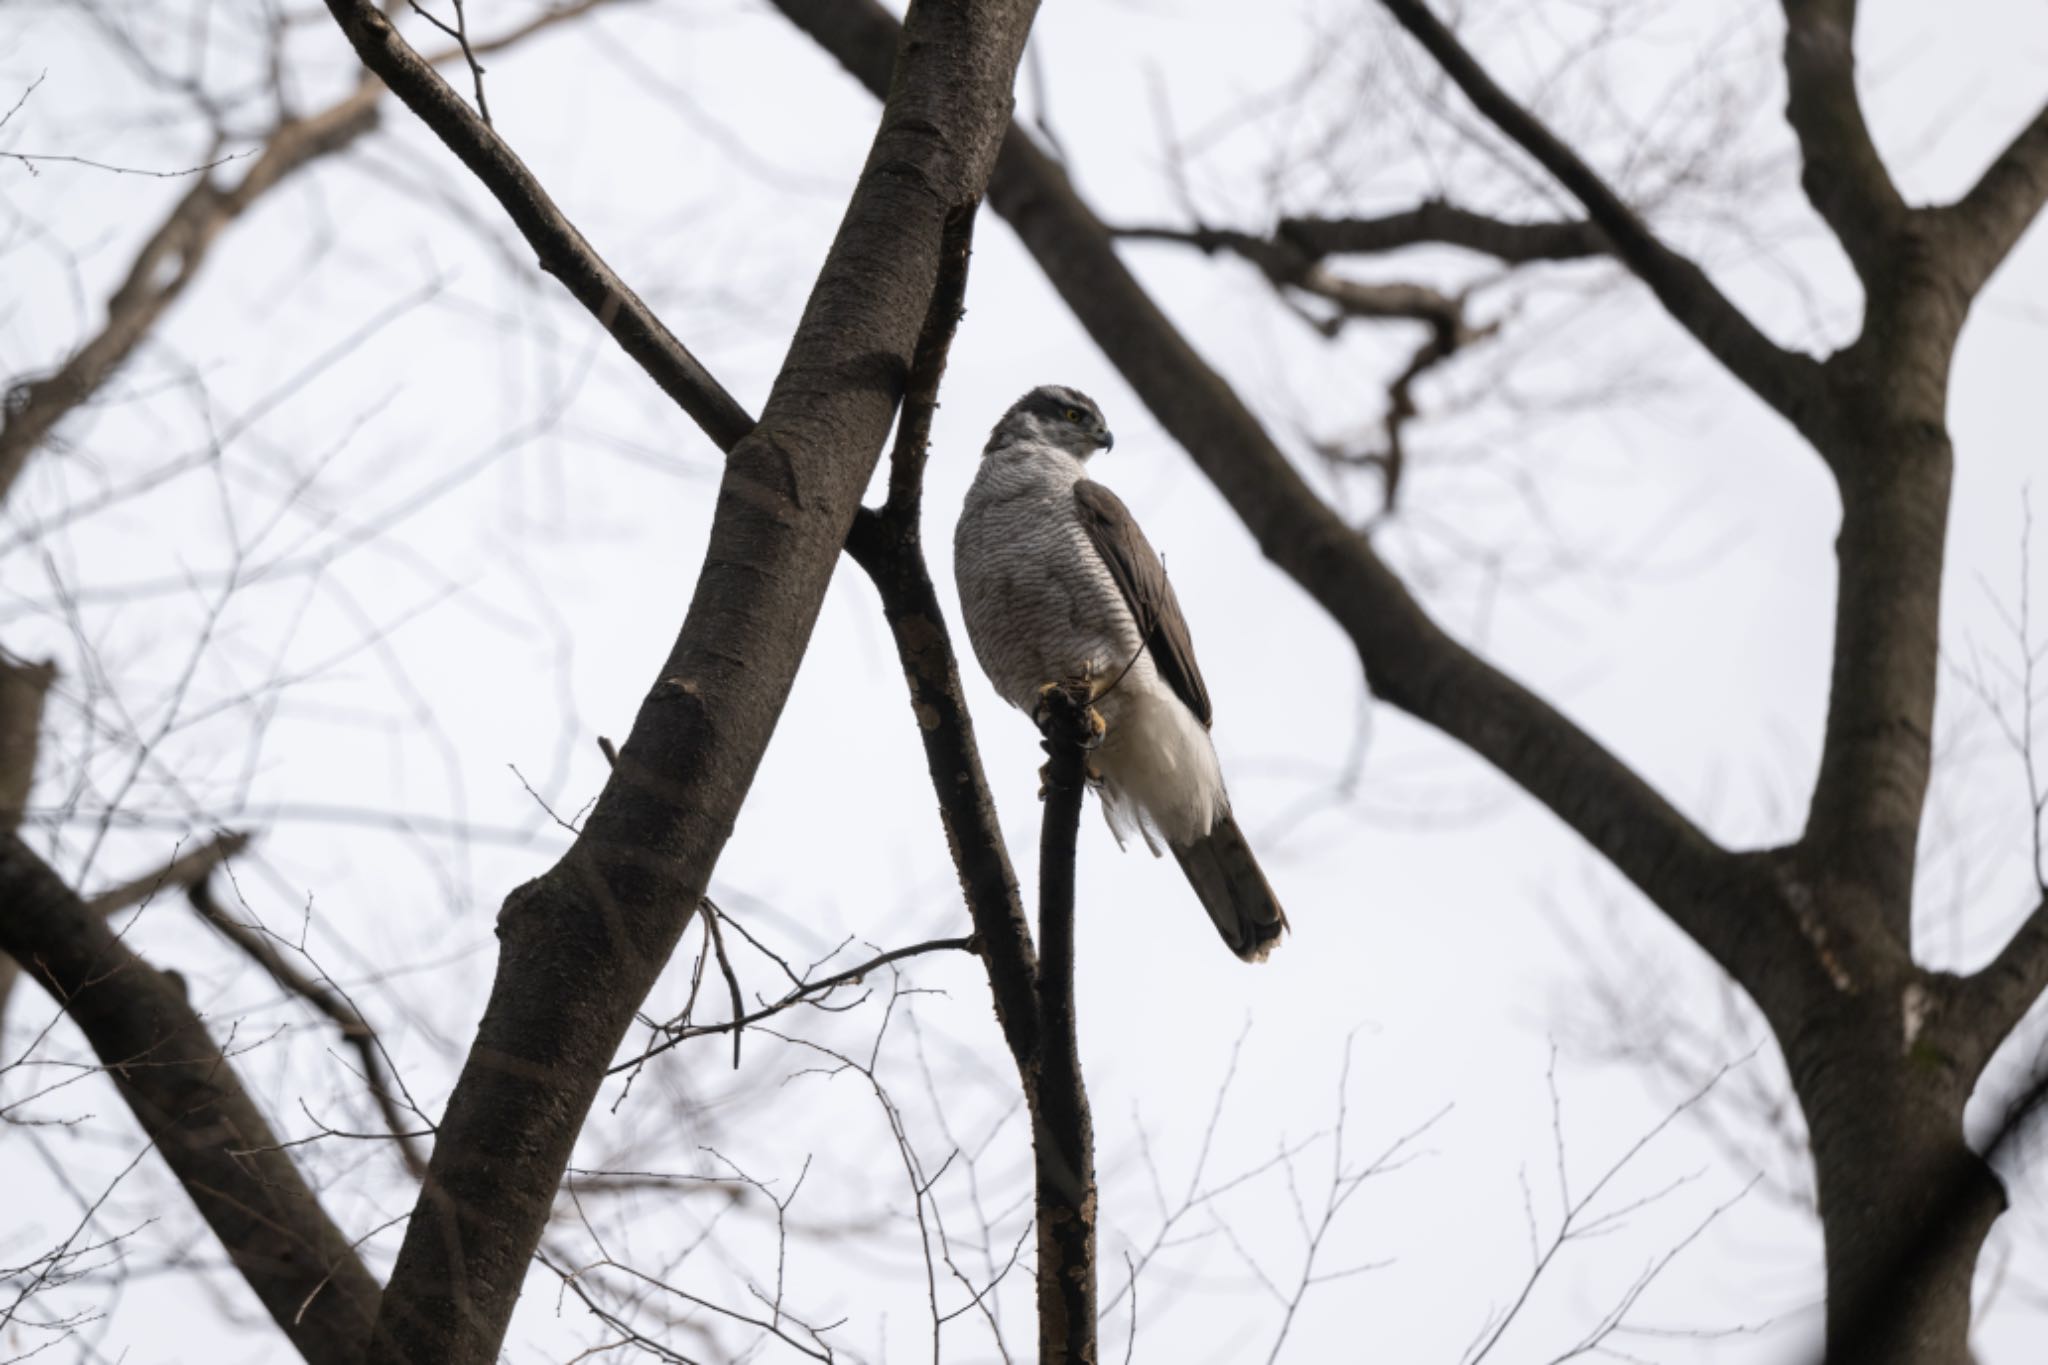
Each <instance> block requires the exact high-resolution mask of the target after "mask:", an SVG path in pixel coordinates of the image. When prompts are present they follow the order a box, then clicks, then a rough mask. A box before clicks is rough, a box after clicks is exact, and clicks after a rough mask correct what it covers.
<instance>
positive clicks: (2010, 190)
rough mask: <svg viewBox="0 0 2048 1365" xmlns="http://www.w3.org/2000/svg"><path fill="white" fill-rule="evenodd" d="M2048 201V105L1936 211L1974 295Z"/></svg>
mask: <svg viewBox="0 0 2048 1365" xmlns="http://www.w3.org/2000/svg"><path fill="white" fill-rule="evenodd" d="M2043 204H2048V105H2043V106H2042V108H2041V111H2040V112H2039V113H2037V114H2035V115H2034V118H2033V121H2032V122H2031V123H2029V124H2028V125H2027V126H2026V127H2025V128H2022V129H2021V130H2020V132H2019V134H2018V135H2017V136H2016V137H2014V138H2013V140H2012V141H2011V142H2010V143H2008V144H2007V145H2006V147H2005V150H2004V151H2002V152H2000V153H1999V154H1998V156H1997V158H1996V159H1995V160H1993V161H1992V163H1991V164H1990V165H1989V166H1988V167H1986V168H1985V170H1984V174H1983V175H1981V176H1979V177H1978V179H1977V183H1976V184H1974V185H1972V186H1971V187H1970V192H1969V193H1968V194H1965V195H1964V196H1963V197H1962V198H1961V199H1959V200H1957V201H1956V202H1955V203H1954V204H1951V205H1949V206H1948V207H1946V208H1941V209H1936V210H1934V214H1935V217H1936V220H1937V221H1939V222H1941V223H1942V224H1943V225H1944V226H1945V227H1947V228H1948V229H1949V231H1950V233H1951V234H1952V240H1953V241H1954V242H1955V243H1956V246H1957V248H1958V249H1957V253H1956V256H1957V259H1956V267H1957V269H1958V270H1959V271H1960V272H1961V274H1962V281H1961V283H1962V285H1963V288H1964V290H1965V291H1966V292H1967V293H1971V294H1974V293H1976V292H1977V291H1978V290H1979V289H1981V288H1982V287H1983V285H1984V282H1985V281H1986V280H1988V279H1990V278H1991V275H1992V273H1993V272H1994V271H1996V270H1997V269H1998V267H1999V265H2000V264H2001V263H2002V262H2003V261H2004V260H2005V258H2006V256H2007V255H2008V254H2009V253H2010V252H2011V251H2012V249H2013V247H2014V246H2015V245H2017V244H2018V242H2019V240H2020V237H2021V236H2022V235H2024V234H2025V232H2026V231H2027V229H2028V228H2029V227H2032V226H2033V224H2034V222H2035V220H2036V219H2038V218H2039V217H2040V216H2041V206H2042V205H2043Z"/></svg>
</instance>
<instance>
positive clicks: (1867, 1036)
mask: <svg viewBox="0 0 2048 1365" xmlns="http://www.w3.org/2000/svg"><path fill="white" fill-rule="evenodd" d="M1933 1008H1934V1005H1933V999H1932V996H1931V995H1930V993H1929V992H1928V991H1927V990H1926V989H1925V988H1923V987H1922V986H1921V985H1919V984H1917V983H1916V984H1909V985H1906V986H1905V987H1904V988H1903V989H1901V990H1896V991H1894V990H1890V989H1879V990H1877V991H1872V992H1867V993H1860V994H1856V995H1845V996H1843V997H1841V1001H1840V1007H1839V1008H1836V1009H1831V1010H1829V1011H1827V1012H1826V1013H1825V1014H1824V1015H1821V1016H1817V1017H1815V1018H1812V1019H1810V1020H1809V1021H1808V1022H1807V1024H1806V1025H1805V1026H1804V1027H1802V1028H1801V1029H1799V1030H1798V1031H1797V1033H1796V1034H1795V1036H1794V1037H1793V1038H1792V1041H1791V1044H1790V1047H1789V1048H1788V1053H1789V1060H1790V1062H1791V1067H1792V1076H1793V1083H1794V1086H1795V1087H1796V1088H1797V1090H1798V1093H1799V1100H1800V1104H1801V1106H1802V1107H1803V1108H1804V1110H1805V1113H1806V1119H1807V1123H1808V1126H1809V1128H1810V1129H1811V1133H1812V1150H1813V1160H1814V1171H1815V1176H1816V1181H1817V1184H1818V1187H1819V1194H1820V1216H1821V1228H1822V1233H1823V1237H1824V1239H1825V1242H1826V1267H1827V1336H1828V1357H1827V1358H1828V1360H1829V1361H1830V1362H1831V1365H1850V1362H1854V1363H1855V1365H1969V1361H1970V1359H1971V1357H1970V1351H1969V1335H1970V1286H1971V1281H1972V1279H1973V1277H1974V1275H1975V1272H1976V1267H1977V1256H1978V1253H1979V1252H1980V1251H1981V1250H1982V1248H1983V1244H1984V1238H1985V1236H1986V1235H1987V1234H1988V1233H1989V1232H1990V1230H1991V1225H1992V1224H1993V1223H1994V1222H1995V1221H1996V1220H1997V1218H1998V1216H1999V1214H2000V1213H2001V1212H2002V1211H2003V1210H2004V1208H2005V1191H2004V1187H2003V1186H2002V1185H2001V1184H2000V1183H1999V1181H1998V1178H1997V1177H1996V1176H1995V1175H1993V1174H1992V1172H1991V1168H1990V1166H1989V1165H1988V1164H1987V1163H1986V1162H1985V1161H1984V1160H1983V1158H1981V1157H1980V1156H1978V1155H1977V1153H1976V1152H1975V1151H1973V1150H1972V1149H1971V1148H1970V1146H1969V1145H1968V1144H1967V1143H1966V1142H1965V1141H1964V1139H1963V1117H1962V1116H1963V1105H1964V1102H1965V1101H1966V1100H1967V1099H1968V1097H1969V1086H1968V1081H1967V1073H1966V1071H1965V1069H1964V1068H1961V1067H1958V1066H1957V1065H1956V1062H1955V1059H1953V1058H1951V1057H1949V1056H1947V1055H1946V1054H1945V1053H1944V1051H1943V1050H1942V1048H1941V1047H1940V1046H1939V1045H1938V1044H1937V1042H1936V1041H1935V1034H1934V1031H1933V1030H1930V1029H1929V1028H1928V1027H1927V1025H1928V1024H1929V1022H1930V1020H1929V1013H1930V1011H1931V1010H1932V1009H1933Z"/></svg>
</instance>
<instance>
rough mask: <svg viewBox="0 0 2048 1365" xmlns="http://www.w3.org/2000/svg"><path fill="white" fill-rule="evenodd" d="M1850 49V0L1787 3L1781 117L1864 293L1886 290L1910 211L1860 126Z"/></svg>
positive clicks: (1808, 185) (1803, 180) (1811, 196)
mask: <svg viewBox="0 0 2048 1365" xmlns="http://www.w3.org/2000/svg"><path fill="white" fill-rule="evenodd" d="M1855 46H1856V0H1785V84H1786V88H1787V100H1786V105H1785V117H1786V120H1787V121H1788V122H1789V123H1791V125H1792V131H1793V133H1794V135H1796V136H1797V137H1798V139H1799V155H1800V160H1801V162H1802V163H1803V166H1804V170H1803V172H1802V174H1801V176H1800V184H1801V185H1802V186H1804V187H1805V190H1806V197H1807V199H1808V201H1809V202H1811V203H1812V204H1813V207H1814V209H1815V210H1816V211H1818V212H1819V214H1820V216H1821V218H1822V220H1823V221H1825V222H1826V223H1827V225H1828V227H1829V228H1830V229H1832V230H1833V231H1834V234H1835V236H1836V237H1837V238H1838V239H1840V241H1841V243H1842V249H1843V250H1844V251H1846V252H1848V254H1849V261H1850V263H1851V264H1852V265H1854V266H1855V267H1856V274H1857V276H1858V277H1859V278H1860V279H1862V281H1863V284H1864V287H1865V289H1866V290H1869V289H1877V288H1882V287H1889V282H1888V281H1887V278H1886V277H1887V276H1888V275H1889V274H1890V273H1891V270H1892V264H1893V258H1894V256H1895V254H1896V251H1895V246H1894V243H1895V241H1896V237H1897V233H1898V230H1899V228H1900V226H1901V225H1902V224H1903V223H1904V221H1905V219H1906V217H1907V213H1908V210H1907V208H1906V202H1905V200H1903V199H1901V198H1900V197H1899V191H1898V189H1897V187H1896V186H1894V185H1893V184H1892V179H1891V176H1890V175H1889V174H1887V173H1886V171H1885V168H1884V161H1883V160H1882V158H1880V157H1879V156H1878V154H1877V146H1876V144H1874V143H1873V142H1872V141H1871V140H1870V129H1869V128H1868V127H1867V126H1866V125H1865V124H1864V122H1863V106H1862V103H1861V102H1860V101H1859V100H1858V99H1857V98H1856V52H1855Z"/></svg>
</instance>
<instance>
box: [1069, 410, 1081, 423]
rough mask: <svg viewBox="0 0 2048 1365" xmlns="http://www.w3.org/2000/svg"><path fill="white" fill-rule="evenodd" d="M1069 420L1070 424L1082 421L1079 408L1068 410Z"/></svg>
mask: <svg viewBox="0 0 2048 1365" xmlns="http://www.w3.org/2000/svg"><path fill="white" fill-rule="evenodd" d="M1067 420H1068V421H1069V422H1078V421H1080V420H1081V410H1080V409H1079V408H1068V409H1067Z"/></svg>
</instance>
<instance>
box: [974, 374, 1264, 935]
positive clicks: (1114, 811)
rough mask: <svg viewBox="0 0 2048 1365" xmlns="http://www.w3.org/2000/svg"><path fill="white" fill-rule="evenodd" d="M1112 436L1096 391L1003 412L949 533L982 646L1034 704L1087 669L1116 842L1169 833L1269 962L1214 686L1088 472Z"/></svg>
mask: <svg viewBox="0 0 2048 1365" xmlns="http://www.w3.org/2000/svg"><path fill="white" fill-rule="evenodd" d="M1112 443H1113V441H1112V438H1111V436H1110V434H1109V428H1108V427H1107V426H1106V425H1104V423H1103V420H1102V411H1101V409H1100V408H1098V407H1096V406H1095V403H1094V401H1093V400H1091V399H1090V398H1089V397H1088V396H1087V395H1086V394H1083V393H1080V392H1078V391H1076V390H1074V389H1070V388H1065V387H1063V386H1061V385H1058V384H1047V385H1045V386H1043V387H1041V388H1036V389H1033V390H1032V391H1031V392H1030V393H1027V394H1025V395H1024V396H1023V397H1022V398H1020V399H1018V400H1017V402H1016V403H1015V404H1014V405H1013V406H1012V407H1011V408H1010V410H1009V411H1008V412H1006V413H1004V414H1003V419H1002V420H1001V421H1000V422H998V423H996V427H995V431H994V432H993V433H991V435H990V436H989V441H988V447H987V449H985V450H984V451H983V452H982V456H981V469H980V471H979V473H977V474H976V476H975V479H974V486H973V487H972V488H970V489H969V490H968V492H967V504H966V507H965V508H964V509H963V510H962V512H961V514H960V525H959V528H958V529H957V530H956V531H955V532H954V534H953V571H954V574H955V576H956V577H957V578H958V579H959V583H960V604H961V609H962V610H963V612H964V613H965V614H966V617H967V637H968V639H970V640H971V641H973V643H974V655H975V657H976V658H977V659H979V660H980V661H981V667H982V670H983V671H984V672H985V673H987V674H988V677H989V681H990V682H992V683H994V684H995V688H996V691H998V692H1000V693H1001V694H1002V695H1003V698H1004V699H1005V700H1006V701H1008V702H1009V703H1010V704H1011V705H1013V706H1016V707H1017V708H1018V709H1020V710H1022V711H1024V712H1025V713H1026V714H1027V715H1035V712H1036V708H1037V707H1038V706H1039V704H1040V698H1041V695H1042V692H1043V690H1044V689H1045V688H1046V687H1047V686H1048V685H1049V684H1061V683H1068V682H1077V681H1083V680H1085V681H1087V682H1088V683H1089V685H1090V690H1091V691H1092V693H1093V694H1094V698H1095V700H1094V708H1095V710H1096V711H1097V712H1098V713H1099V714H1100V716H1101V718H1102V720H1103V722H1104V723H1105V726H1106V732H1105V734H1104V736H1103V739H1102V744H1101V747H1100V748H1098V749H1097V750H1095V751H1094V753H1093V754H1092V756H1091V768H1092V769H1093V771H1092V772H1091V777H1098V778H1099V779H1100V785H1099V787H1098V790H1099V792H1100V794H1101V797H1102V810H1103V814H1104V815H1105V816H1106V817H1107V818H1108V820H1109V827H1110V830H1111V831H1112V832H1113V833H1114V834H1115V835H1116V840H1117V843H1118V844H1119V845H1122V844H1123V842H1124V840H1125V839H1126V838H1127V837H1128V836H1129V835H1130V834H1131V833H1133V832H1136V833H1137V834H1139V835H1140V836H1141V837H1142V838H1143V839H1144V840H1145V843H1146V846H1147V847H1149V848H1150V849H1151V850H1152V852H1153V854H1154V855H1155V856H1156V855H1157V854H1158V852H1159V844H1160V842H1161V841H1164V842H1165V844H1166V846H1167V847H1168V848H1170V849H1172V850H1173V856H1174V857H1175V858H1176V859H1177V860H1178V861H1179V862H1180V866H1181V870H1182V871H1183V872H1185V873H1186V874H1187V878H1188V881H1189V882H1190V883H1191V884H1192V885H1193V886H1194V888H1195V894H1196V895H1197V896H1199V897H1201V901H1202V905H1203V908H1205V909H1206V910H1208V912H1209V918H1210V919H1212V920H1214V921H1215V922H1216V928H1217V930H1218V931H1219V932H1220V933H1221V934H1222V935H1223V941H1224V942H1225V943H1227V944H1229V945H1230V950H1231V951H1232V952H1234V953H1236V954H1237V955H1238V956H1239V957H1241V958H1243V959H1244V960H1245V961H1247V962H1262V961H1264V960H1265V957H1266V954H1267V953H1269V952H1271V951H1272V950H1273V945H1274V944H1275V943H1276V942H1278V941H1279V938H1280V934H1281V932H1282V931H1283V930H1285V929H1286V928H1287V916H1286V915H1284V914H1282V913H1281V911H1280V902H1279V900H1278V899H1276V898H1275V897H1274V895H1273V888H1272V887H1271V886H1270V885H1268V884H1267V882H1266V877H1265V874H1264V873H1262V872H1261V871H1260V870H1259V864H1258V860H1257V859H1255V858H1253V857H1252V851H1251V848H1250V846H1249V845H1247V844H1246V843H1245V839H1244V831H1242V830H1241V829H1239V828H1238V825H1237V821H1236V820H1234V819H1232V818H1231V814H1230V796H1229V794H1228V793H1227V792H1225V791H1224V789H1223V769H1222V767H1221V765H1219V764H1218V763H1217V761H1216V746H1215V745H1213V744H1211V743H1210V742H1209V722H1210V717H1211V713H1210V707H1209V692H1208V689H1207V688H1206V687H1204V686H1203V684H1202V671H1201V670H1200V669H1199V668H1197V667H1196V666H1195V647H1194V642H1193V641H1192V640H1190V639H1189V638H1188V625H1187V621H1186V620H1185V619H1184V618H1183V617H1182V616H1181V614H1180V603H1179V602H1177V601H1175V600H1174V596H1173V585H1172V584H1170V583H1168V582H1167V580H1166V568H1165V566H1164V565H1162V564H1161V563H1160V562H1159V556H1158V555H1157V554H1156V553H1154V551H1153V549H1152V546H1151V544H1150V543H1149V542H1147V541H1146V539H1145V533H1144V532H1143V531H1140V530H1139V529H1138V523H1137V522H1136V521H1134V520H1132V518H1131V512H1130V509H1129V508H1127V507H1125V506H1124V504H1123V502H1122V500H1120V499H1119V498H1118V497H1117V495H1116V494H1114V493H1112V492H1110V491H1109V490H1108V489H1107V488H1104V487H1103V486H1102V485H1101V484H1099V483H1096V482H1095V481H1094V480H1093V479H1091V478H1089V477H1088V465H1087V461H1088V458H1089V457H1090V456H1091V455H1093V454H1094V453H1095V452H1096V451H1098V450H1108V449H1109V448H1110V446H1111V445H1112Z"/></svg>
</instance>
